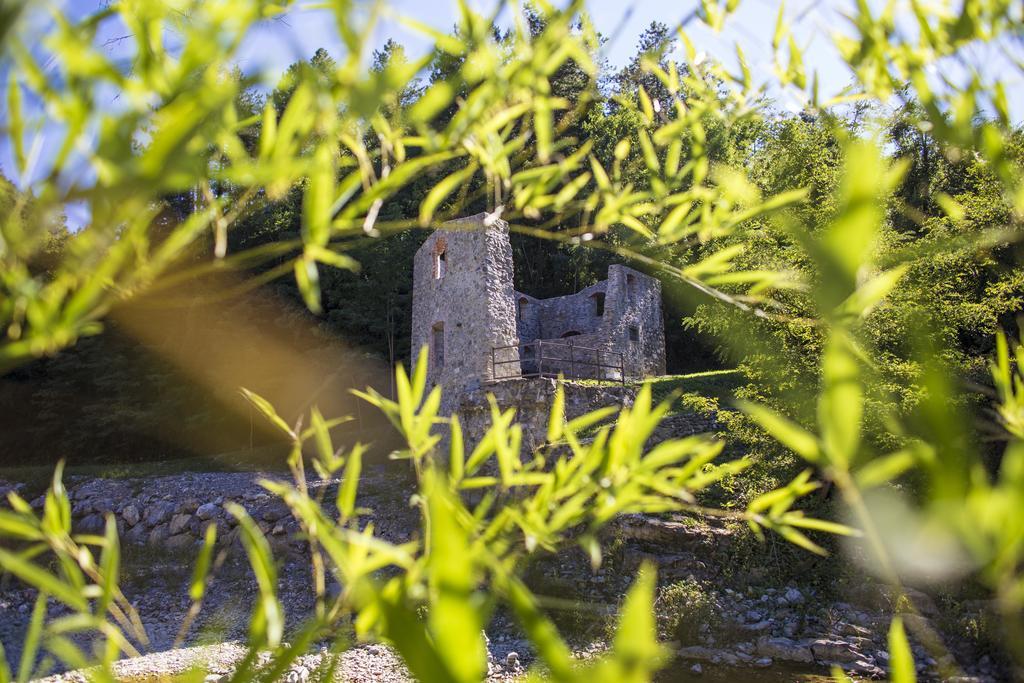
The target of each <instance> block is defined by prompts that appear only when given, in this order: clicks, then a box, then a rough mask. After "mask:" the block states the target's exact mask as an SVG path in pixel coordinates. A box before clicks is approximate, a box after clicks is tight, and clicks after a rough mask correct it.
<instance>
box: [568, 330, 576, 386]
mask: <svg viewBox="0 0 1024 683" xmlns="http://www.w3.org/2000/svg"><path fill="white" fill-rule="evenodd" d="M573 349H574V347H573V344H572V337H569V377H572V378H575V377H576V354H575V353H574V352H573Z"/></svg>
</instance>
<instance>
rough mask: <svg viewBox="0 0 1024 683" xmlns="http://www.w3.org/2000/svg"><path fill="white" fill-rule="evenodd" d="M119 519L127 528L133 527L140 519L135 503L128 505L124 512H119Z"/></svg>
mask: <svg viewBox="0 0 1024 683" xmlns="http://www.w3.org/2000/svg"><path fill="white" fill-rule="evenodd" d="M121 519H123V520H124V523H125V524H127V525H128V526H130V527H131V526H135V525H136V524H138V523H139V520H140V519H142V515H141V514H139V508H138V507H136V505H135V503H130V504H129V505H128V506H127V507H125V509H124V510H122V511H121Z"/></svg>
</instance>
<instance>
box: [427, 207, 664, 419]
mask: <svg viewBox="0 0 1024 683" xmlns="http://www.w3.org/2000/svg"><path fill="white" fill-rule="evenodd" d="M439 254H443V255H444V263H443V274H442V275H441V277H436V270H437V268H438V263H437V259H438V255H439ZM413 267H414V287H413V315H412V317H413V329H412V353H413V356H414V357H415V356H417V355H418V354H419V351H420V349H421V348H422V347H424V346H430V347H431V357H430V368H429V372H428V382H429V383H430V384H431V385H432V386H433V385H438V384H440V385H441V386H443V387H444V389H445V398H444V401H443V404H442V406H441V410H442V412H443V413H444V414H450V412H451V411H452V409H453V408H454V406H455V405H456V403H457V402H458V400H459V398H460V396H462V395H463V394H465V393H466V392H470V391H473V390H475V389H477V388H478V387H480V386H481V384H482V383H487V382H491V381H495V380H502V379H508V378H513V377H519V376H520V375H522V374H532V373H536V372H538V371H539V370H543V371H544V372H545V373H558V372H562V373H565V374H567V375H574V376H576V377H583V378H601V379H611V380H618V379H622V372H620V371H619V370H618V369H611V368H607V369H601V370H598V369H597V368H594V367H593V366H592V365H588V364H587V363H586V361H591V362H600V363H604V364H607V365H612V366H618V365H619V355H618V354H620V353H621V354H622V365H623V367H624V369H625V375H626V378H627V379H636V378H641V377H646V376H650V375H658V374H663V373H664V372H665V337H664V328H663V322H662V318H661V284H660V283H659V282H658V281H657V280H656V279H654V278H652V277H648V276H647V275H644V274H643V273H640V272H638V271H636V270H633V269H632V268H627V267H625V266H618V265H616V266H611V267H609V269H608V279H607V280H605V281H603V282H599V283H597V284H594V285H591V286H590V287H587V288H586V289H583V290H582V291H580V292H577V293H576V294H571V295H568V296H561V297H554V298H551V299H537V298H535V297H531V296H529V295H526V294H523V293H521V292H516V291H515V290H514V289H513V288H512V281H513V263H512V247H511V244H510V243H509V239H508V225H507V224H506V223H504V222H503V221H500V220H491V219H490V218H489V216H488V215H487V214H478V215H476V216H471V217H468V218H462V219H459V220H456V221H450V222H448V223H445V224H444V225H443V226H442V228H441V229H439V230H436V231H435V232H434V233H433V234H432V235H431V236H430V237H429V238H428V239H427V240H426V241H425V242H424V244H423V246H422V247H421V248H420V249H419V251H417V252H416V256H415V259H414V265H413ZM630 281H632V284H631V285H630V284H629V282H630ZM596 295H599V296H603V302H602V304H601V306H600V307H601V308H602V309H603V310H602V311H601V315H598V308H599V307H598V301H597V300H596V298H595V296H596ZM521 302H522V304H524V305H522V306H521ZM567 333H572V336H571V337H569V338H566V337H565V336H564V335H566V334H567ZM442 339H443V343H436V344H435V343H434V341H435V340H438V341H440V340H442ZM570 339H571V341H572V343H573V344H574V348H573V350H571V351H570V350H569V349H568V348H565V347H560V346H555V345H554V344H551V345H550V346H547V348H545V349H544V354H543V355H544V358H545V360H544V367H543V368H541V367H539V365H540V363H539V360H538V358H537V356H538V355H539V354H538V351H539V349H538V347H537V346H534V345H533V344H532V342H535V341H538V340H544V341H549V340H550V341H552V342H560V343H562V344H566V343H568V342H569V340H570ZM517 345H518V347H517ZM523 345H527V346H526V347H525V348H524V347H523ZM505 346H507V347H511V348H506V349H500V350H498V351H493V349H494V348H495V347H505ZM575 347H584V348H579V349H577V348H575ZM442 348H443V352H442ZM521 355H522V358H521V357H520V356H521ZM576 360H578V361H581V362H580V363H579V364H576V363H575V362H574V361H576Z"/></svg>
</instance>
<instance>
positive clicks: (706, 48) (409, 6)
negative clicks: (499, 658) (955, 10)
mask: <svg viewBox="0 0 1024 683" xmlns="http://www.w3.org/2000/svg"><path fill="white" fill-rule="evenodd" d="M53 1H54V4H57V5H59V6H61V7H63V8H64V9H65V10H67V11H68V12H69V13H70V14H72V15H76V16H82V15H85V14H87V13H89V12H91V11H94V10H95V9H96V8H97V7H98V6H101V5H102V4H103V1H102V0H64V1H63V2H61V1H60V0H53ZM469 2H470V4H471V5H473V6H474V7H476V8H477V9H480V10H487V11H491V10H493V8H494V7H495V6H496V0H469ZM559 2H561V3H562V4H564V0H559ZM309 4H312V3H299V8H300V9H296V10H293V11H290V12H289V13H288V14H286V15H284V16H283V17H281V18H279V19H278V20H274V21H268V22H265V23H264V24H261V25H260V26H259V27H257V29H256V30H255V31H254V32H253V33H252V34H251V35H250V37H249V39H248V40H247V41H246V43H245V45H244V46H243V49H242V51H241V54H240V55H239V66H240V67H241V68H242V69H243V70H244V71H245V72H246V73H249V74H262V75H263V77H264V82H265V83H266V84H267V85H273V83H275V82H276V81H277V79H278V76H279V75H280V73H281V72H282V71H283V70H284V69H285V68H286V67H287V66H288V65H289V64H290V63H292V62H294V61H296V60H298V59H308V58H309V57H310V56H311V55H312V54H313V53H314V52H315V51H316V50H317V48H320V47H324V48H327V50H328V51H330V52H331V53H332V54H334V55H339V54H341V53H342V47H341V44H340V42H339V40H338V38H337V35H336V30H335V26H334V20H333V16H332V15H331V14H330V13H329V12H327V11H325V10H310V9H302V7H303V5H309ZM387 4H388V5H389V7H390V8H391V9H392V10H393V12H394V13H395V14H400V15H403V16H408V17H412V18H414V19H417V20H419V21H421V22H423V23H425V24H428V25H430V26H433V27H435V28H438V29H441V30H446V31H447V30H449V29H451V28H452V26H453V25H454V23H455V17H456V14H457V11H458V6H457V3H456V2H455V0H391V1H390V2H388V3H387ZM698 4H699V3H698V2H697V1H696V0H691V1H684V2H670V1H664V0H589V1H588V2H587V8H588V11H589V13H590V15H591V17H592V19H593V22H594V24H595V26H596V27H597V29H598V30H599V31H600V32H601V33H602V34H604V35H605V36H606V37H607V39H608V42H607V44H606V45H605V56H606V57H607V59H608V61H609V63H610V64H611V66H612V67H613V68H615V67H619V66H622V65H623V64H625V63H626V62H628V61H629V59H630V58H631V57H632V56H633V55H634V54H635V52H636V44H637V39H638V37H639V36H640V34H641V33H642V32H643V30H644V28H645V27H647V26H648V25H649V24H650V23H651V22H652V21H660V22H663V23H665V24H668V25H670V26H675V25H677V24H678V23H679V22H680V21H681V20H683V18H684V17H687V16H689V15H690V14H691V13H692V12H693V10H694V8H695V7H697V6H698ZM852 5H853V0H790V1H789V2H788V3H787V4H786V9H785V15H784V16H785V20H786V24H787V27H788V28H789V30H790V31H791V33H792V34H793V35H794V36H795V38H796V40H797V43H798V44H799V45H800V46H801V47H802V48H804V49H805V65H806V66H807V68H808V69H809V70H816V71H817V72H818V75H819V82H820V88H821V95H822V97H823V98H827V97H828V96H830V95H834V94H836V93H838V92H839V91H841V90H842V89H843V88H844V87H845V86H847V85H849V84H850V82H851V74H850V72H849V69H848V68H847V67H846V66H845V64H844V63H843V62H842V60H841V59H840V58H839V56H838V54H837V53H836V51H835V48H834V47H833V44H832V36H833V35H834V34H835V33H836V32H837V31H839V32H847V28H846V26H847V21H846V19H845V18H844V17H843V12H845V11H847V10H849V9H851V8H852ZM777 13H778V4H777V3H775V2H769V1H768V0H743V1H742V2H741V3H740V5H739V10H738V11H737V13H736V14H735V15H734V16H733V17H732V18H731V19H730V20H729V21H728V23H727V24H726V29H725V31H723V32H722V33H721V34H715V33H714V32H712V31H711V30H710V29H708V28H707V27H706V26H704V25H703V24H702V23H701V22H699V21H692V22H690V24H689V25H688V26H687V32H688V34H689V35H690V38H691V39H692V40H693V42H694V43H695V45H696V47H697V49H698V50H700V51H703V52H705V53H706V54H707V55H708V56H710V57H711V58H713V59H718V60H720V61H722V62H723V63H725V64H726V65H727V66H729V67H730V68H732V67H734V65H735V61H736V60H735V56H734V55H735V52H734V45H735V44H736V43H739V44H740V45H741V46H742V48H743V51H744V53H745V54H746V57H747V60H748V63H749V65H750V67H751V70H752V72H753V75H754V79H755V82H757V83H762V82H769V83H770V82H771V81H772V80H773V74H772V55H771V39H772V35H773V33H774V27H775V19H776V15H777ZM507 22H508V17H507V12H506V14H505V16H499V23H507ZM22 31H23V33H24V34H30V33H31V32H33V31H38V28H37V27H32V26H24V27H23V28H22ZM121 32H122V31H121V30H119V29H118V27H116V26H110V27H107V28H106V32H105V33H103V34H101V36H100V40H101V41H102V40H106V39H108V38H111V37H114V36H117V35H119V34H120V33H121ZM388 38H394V39H395V40H397V41H398V42H400V43H402V44H403V45H405V46H406V48H407V50H408V51H409V53H410V54H413V55H415V54H419V53H422V52H424V51H426V50H427V49H428V48H429V44H428V41H427V40H426V39H425V38H424V37H423V36H422V35H421V34H418V33H416V32H414V31H412V30H411V29H409V28H407V27H405V26H404V25H402V24H400V23H399V22H397V21H395V20H394V19H393V18H384V19H383V20H382V21H381V22H379V24H378V25H377V27H376V29H375V32H374V36H373V41H372V42H373V43H374V44H375V45H378V46H379V45H382V44H383V43H384V42H385V41H386V40H387V39H388ZM28 42H29V43H30V44H31V43H32V41H31V36H29V41H28ZM110 49H111V50H117V49H119V48H118V47H117V46H114V47H111V48H110ZM121 49H124V48H123V47H122V48H121ZM1004 49H1006V48H1005V46H988V47H982V48H979V49H977V50H975V51H974V52H972V53H971V54H970V55H969V57H970V60H971V62H973V63H974V64H976V65H977V66H978V68H980V69H981V70H982V71H983V73H987V74H989V75H1004V76H1005V77H1007V79H1008V82H1007V92H1008V94H1009V95H1010V100H1011V102H1010V104H1011V110H1012V113H1013V117H1014V119H1015V120H1018V121H1019V120H1021V118H1022V112H1024V87H1021V86H1022V85H1024V79H1022V77H1021V73H1020V71H1018V70H1016V69H1015V68H1014V67H1013V66H1012V63H1011V62H1010V61H1009V60H1008V59H1007V57H1006V56H1005V54H1004V52H1003V51H1004ZM1020 56H1021V55H1019V54H1018V57H1020ZM954 68H956V67H954V66H952V65H941V66H940V69H954ZM940 73H941V71H938V72H937V73H936V74H933V75H934V76H938V75H939V74H940ZM961 73H963V72H962V71H959V70H958V71H954V72H951V74H952V75H953V76H959V75H960V74H961ZM951 74H945V75H951ZM769 92H770V93H771V95H772V96H773V97H774V98H775V99H776V101H777V104H778V105H779V106H780V107H782V108H787V109H791V110H799V109H800V107H801V102H800V101H799V100H798V99H797V98H796V97H794V96H793V95H792V94H791V93H787V92H780V91H778V90H770V91H769ZM109 106H111V107H113V106H116V101H115V99H114V97H113V95H112V94H111V102H110V104H109ZM53 137H54V136H52V135H49V136H47V135H46V129H45V128H44V129H43V131H42V136H41V140H39V141H38V143H37V144H38V147H39V149H40V153H39V158H41V159H45V158H46V157H47V153H48V150H50V149H51V148H52V147H53V144H52V141H51V139H50V138H53ZM43 165H44V164H38V165H37V168H36V172H35V173H32V174H30V177H29V178H27V179H25V178H23V179H20V184H22V185H25V184H26V181H27V182H31V179H32V178H33V177H39V174H40V172H41V168H40V167H41V166H43ZM11 169H13V163H12V158H11V150H10V145H9V143H8V141H7V140H6V139H0V170H3V171H4V172H5V173H6V174H7V175H8V176H11V175H12V174H11V172H10V171H11ZM84 220H87V217H86V216H83V215H78V214H77V213H76V212H75V211H73V210H72V211H70V212H69V223H71V224H72V225H78V224H81V222H82V221H84Z"/></svg>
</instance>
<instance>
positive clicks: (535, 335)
mask: <svg viewBox="0 0 1024 683" xmlns="http://www.w3.org/2000/svg"><path fill="white" fill-rule="evenodd" d="M515 299H516V334H517V335H518V337H519V340H520V341H521V342H527V341H531V340H533V339H539V338H540V319H541V303H542V301H541V299H537V298H534V297H532V296H530V295H529V294H523V293H522V292H515Z"/></svg>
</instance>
